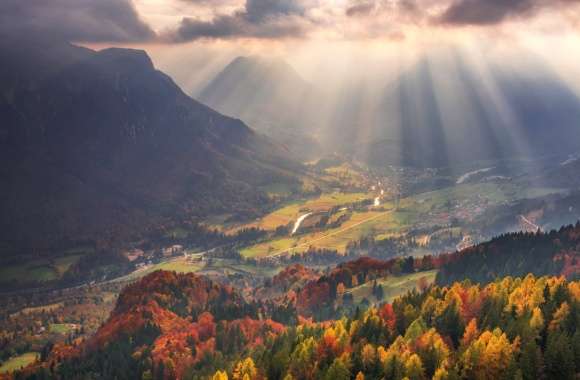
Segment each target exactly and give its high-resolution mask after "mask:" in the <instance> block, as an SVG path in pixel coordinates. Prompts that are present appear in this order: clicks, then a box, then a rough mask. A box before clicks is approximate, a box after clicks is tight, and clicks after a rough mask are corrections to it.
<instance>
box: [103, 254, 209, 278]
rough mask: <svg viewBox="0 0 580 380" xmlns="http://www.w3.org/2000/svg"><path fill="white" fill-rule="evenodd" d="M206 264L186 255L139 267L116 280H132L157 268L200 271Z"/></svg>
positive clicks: (184, 271) (187, 271)
mask: <svg viewBox="0 0 580 380" xmlns="http://www.w3.org/2000/svg"><path fill="white" fill-rule="evenodd" d="M204 266H205V263H204V262H191V261H189V259H186V258H185V257H179V258H176V259H173V260H171V261H166V262H162V263H159V264H152V265H149V266H147V267H144V268H142V269H138V270H136V271H134V272H133V273H130V274H128V275H126V276H123V277H120V278H118V279H116V280H114V281H131V280H136V279H139V278H141V277H144V276H146V275H148V274H149V273H152V272H155V271H156V270H166V271H173V272H178V273H194V272H199V271H200V270H202V269H203V268H204Z"/></svg>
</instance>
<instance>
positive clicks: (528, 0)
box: [0, 0, 580, 44]
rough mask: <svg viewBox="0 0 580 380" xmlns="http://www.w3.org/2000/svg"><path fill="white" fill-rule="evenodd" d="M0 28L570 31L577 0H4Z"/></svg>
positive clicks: (89, 38) (102, 34)
mask: <svg viewBox="0 0 580 380" xmlns="http://www.w3.org/2000/svg"><path fill="white" fill-rule="evenodd" d="M0 21H1V25H2V26H1V28H3V29H10V30H37V31H41V32H50V33H53V34H57V35H60V36H62V37H64V38H68V39H71V40H76V41H83V42H137V41H138V42H157V43H164V44H172V43H183V42H188V41H195V40H215V41H217V40H262V41H275V40H284V39H293V40H313V39H319V40H332V41H352V40H385V41H388V40H392V41H401V40H405V39H407V38H410V37H415V36H420V35H433V34H440V33H447V34H449V33H454V32H457V31H461V32H465V31H466V30H468V31H470V32H473V31H474V30H477V31H478V32H488V33H490V32H492V33H502V34H503V33H509V32H513V31H514V30H516V29H519V31H520V32H521V31H522V30H521V29H522V28H523V29H525V31H526V32H530V33H531V32H536V33H571V32H572V33H573V32H576V33H577V32H578V30H579V28H580V0H133V1H132V0H52V1H45V0H26V1H22V0H3V1H2V2H1V4H0Z"/></svg>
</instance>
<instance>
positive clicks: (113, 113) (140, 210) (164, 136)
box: [0, 38, 301, 255]
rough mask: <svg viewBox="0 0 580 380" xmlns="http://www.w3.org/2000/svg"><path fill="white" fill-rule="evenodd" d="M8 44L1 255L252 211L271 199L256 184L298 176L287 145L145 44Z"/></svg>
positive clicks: (0, 176) (110, 240)
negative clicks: (201, 99)
mask: <svg viewBox="0 0 580 380" xmlns="http://www.w3.org/2000/svg"><path fill="white" fill-rule="evenodd" d="M1 44H2V45H1V46H0V48H1V49H2V52H3V53H5V54H3V55H4V56H5V57H7V58H6V59H3V60H2V62H0V71H1V72H2V75H1V76H0V93H1V97H0V118H1V119H2V120H3V123H2V125H1V126H0V167H1V169H0V181H1V182H2V183H3V184H7V186H2V188H1V189H0V209H1V210H2V213H0V241H2V244H3V247H2V252H3V255H6V254H8V253H32V252H42V251H43V250H44V249H52V248H55V247H57V248H59V247H63V246H64V247H66V246H69V245H72V244H75V243H78V242H84V243H85V244H86V243H87V242H88V243H89V244H93V245H96V246H97V248H98V247H103V246H104V247H110V246H114V245H115V244H117V243H119V242H124V241H125V242H126V241H128V240H129V239H139V238H141V237H142V236H144V235H146V234H147V233H149V232H151V231H155V230H158V229H159V228H160V227H163V226H171V225H173V224H175V223H179V222H180V221H183V220H191V219H194V220H195V219H196V218H199V217H201V216H204V215H208V214H213V213H218V212H224V211H228V212H234V213H236V212H237V213H239V214H240V215H245V216H246V217H248V216H252V215H255V214H256V213H257V212H260V210H261V209H263V208H267V207H269V205H270V203H269V202H270V201H269V199H268V198H267V197H266V195H265V194H264V193H262V192H259V191H256V187H257V186H260V185H266V184H268V185H271V184H272V183H284V184H289V183H294V184H295V183H297V182H298V181H297V179H296V178H295V177H294V174H292V173H295V172H296V171H299V170H301V169H300V166H299V165H297V164H295V163H294V162H293V161H292V160H291V159H289V157H288V155H287V154H286V153H285V150H284V149H283V148H281V147H280V146H278V145H276V144H274V143H272V142H271V141H270V140H268V139H266V138H265V137H263V136H261V135H259V134H257V133H255V132H254V131H252V130H251V129H250V128H248V127H247V126H246V125H245V124H243V123H242V122H241V121H239V120H236V119H231V118H229V117H225V116H223V115H221V114H219V113H217V112H215V111H213V110H211V109H210V108H208V107H206V106H204V105H202V104H200V103H198V102H196V101H194V100H192V99H191V98H189V97H188V96H187V95H185V94H184V93H183V92H182V91H181V90H180V89H179V87H178V86H177V85H175V83H173V81H172V80H171V79H170V78H169V77H168V76H166V75H165V74H163V73H162V72H160V71H158V70H156V69H155V67H154V66H153V63H152V62H151V60H150V59H149V57H148V56H147V54H146V53H145V52H144V51H140V50H131V49H117V48H111V49H105V50H101V51H93V50H90V49H86V48H81V47H77V46H74V45H70V44H67V43H62V42H59V41H53V40H50V39H34V40H28V39H9V38H8V39H4V40H3V41H2V42H1ZM8 53H9V54H8Z"/></svg>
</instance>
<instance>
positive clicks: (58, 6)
mask: <svg viewBox="0 0 580 380" xmlns="http://www.w3.org/2000/svg"><path fill="white" fill-rule="evenodd" d="M2 32H9V33H22V34H24V33H30V32H35V33H41V34H44V35H51V36H55V37H59V38H63V39H66V40H69V41H73V42H77V43H81V44H85V45H87V46H90V47H95V48H101V47H107V46H111V45H116V46H128V47H139V48H143V49H145V50H147V52H148V53H149V54H150V55H151V56H152V57H153V59H154V62H155V64H156V65H157V66H158V67H159V68H161V69H162V70H164V71H166V72H168V73H169V74H170V75H171V76H172V77H173V78H174V79H176V81H177V82H178V83H179V84H180V85H182V87H184V88H185V89H186V90H188V91H190V92H191V91H194V90H195V89H196V88H199V87H200V86H203V85H204V81H206V80H208V78H211V77H212V76H213V75H214V74H215V73H216V72H217V71H219V70H220V69H222V68H223V67H224V65H226V64H227V62H228V61H229V60H231V59H232V58H234V57H235V56H238V55H249V54H257V55H277V56H281V57H282V58H284V59H285V60H286V61H288V62H289V63H290V64H292V65H293V66H294V67H295V68H296V69H297V70H298V71H299V73H300V74H302V75H303V76H304V77H306V79H311V78H313V77H317V78H319V77H324V76H325V75H326V76H328V80H329V81H330V80H333V78H337V77H340V76H344V75H345V73H347V74H348V75H350V76H352V75H354V74H357V73H358V72H361V73H363V74H364V73H370V72H376V71H381V72H383V73H384V72H385V71H388V70H385V67H389V68H395V69H393V70H390V71H391V72H396V67H400V66H401V62H400V61H401V60H405V59H407V56H409V55H413V54H415V53H417V51H419V52H421V51H424V50H428V49H429V48H432V47H433V46H435V47H437V46H441V45H446V44H449V43H454V44H459V45H462V46H464V47H465V46H466V47H467V48H468V50H470V51H475V54H476V56H486V55H488V50H489V49H490V48H495V47H496V46H498V47H500V48H501V50H502V51H503V52H508V53H509V52H510V51H511V50H522V49H523V50H528V51H532V52H534V54H536V53H537V54H538V55H543V56H545V59H546V60H547V61H550V64H553V65H554V66H555V71H557V72H558V73H560V74H561V75H562V76H567V77H568V78H572V80H574V78H578V77H580V72H579V71H580V70H579V69H578V68H577V66H578V65H577V62H578V60H580V52H579V50H580V49H578V48H577V47H578V44H579V43H580V0H51V1H47V0H25V1H24V0H2V1H0V33H2ZM450 41H451V42H450ZM499 45H501V46H499ZM361 60H364V61H365V62H364V65H365V70H360V67H361V65H362V64H363V63H361ZM372 65H375V66H376V69H377V70H372V69H371V66H372ZM386 65H387V66H386ZM575 81H576V83H578V82H580V81H578V80H577V79H576V80H575ZM327 82H328V81H327ZM577 87H578V88H579V90H578V91H579V92H580V83H578V84H577Z"/></svg>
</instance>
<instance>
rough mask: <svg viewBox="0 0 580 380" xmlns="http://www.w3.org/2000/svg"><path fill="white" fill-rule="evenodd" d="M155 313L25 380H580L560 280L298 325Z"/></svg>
mask: <svg viewBox="0 0 580 380" xmlns="http://www.w3.org/2000/svg"><path fill="white" fill-rule="evenodd" d="M169 288H171V286H170V287H169ZM147 305H149V306H147V307H145V306H143V305H142V303H139V304H133V309H132V310H133V314H125V315H123V316H119V318H118V320H119V321H126V320H128V318H129V320H131V321H140V320H141V319H140V318H146V320H145V321H144V322H141V325H142V326H143V327H142V328H141V329H137V330H136V329H134V328H133V329H131V328H127V329H125V330H123V331H124V334H122V333H121V334H120V335H115V339H111V340H109V341H107V343H106V344H103V345H99V346H97V348H93V349H91V346H90V345H86V346H85V347H84V348H83V349H81V350H78V351H77V353H76V354H72V355H70V356H69V357H66V356H65V357H61V358H60V359H59V360H58V362H57V364H55V365H50V364H48V365H44V366H42V367H41V368H37V369H36V371H35V372H34V373H31V372H26V373H21V374H18V375H17V378H28V379H33V378H35V379H39V378H67V379H69V378H71V379H79V378H117V379H135V378H141V379H164V380H167V379H215V380H223V379H235V380H238V379H239V380H242V379H250V380H258V379H260V380H261V379H272V380H273V379H285V380H290V379H329V380H350V379H357V380H361V379H387V380H402V379H411V380H422V379H430V378H433V379H438V380H442V379H507V380H511V379H514V380H515V379H518V380H519V379H525V380H527V379H540V378H546V379H570V380H572V379H575V378H576V376H577V374H579V373H580V332H579V331H578V325H579V321H580V282H578V281H573V282H567V281H566V280H565V279H564V278H558V277H542V278H536V277H534V276H533V275H529V276H526V277H525V278H512V277H506V278H504V279H502V280H498V281H496V282H493V283H490V284H488V285H487V286H484V287H482V286H480V285H472V284H471V283H469V282H464V283H454V284H453V285H452V286H449V287H439V286H432V287H430V288H428V289H426V290H424V291H422V292H417V291H412V292H409V293H407V294H406V295H405V296H402V297H400V298H398V299H396V300H395V301H394V302H393V304H384V305H382V306H380V307H376V308H375V307H372V308H369V309H368V310H366V311H364V312H359V313H357V314H356V315H354V316H353V317H352V318H342V319H340V320H334V321H326V322H321V323H312V322H309V321H307V320H304V319H301V322H300V325H299V326H291V325H286V326H284V325H282V324H279V323H276V322H273V321H271V320H268V319H264V320H257V319H253V318H241V319H235V320H219V319H218V318H216V317H214V316H213V315H211V314H209V313H207V312H203V313H201V314H198V315H197V318H195V319H194V322H191V321H189V322H188V321H187V320H185V319H183V318H181V317H179V316H177V315H176V314H174V313H173V312H171V311H170V310H169V309H165V308H163V307H160V306H159V305H157V306H155V305H154V304H147ZM143 308H146V310H145V309H143ZM170 309H171V308H170ZM141 311H142V312H141ZM135 314H136V315H138V316H139V318H137V319H135V317H134V315H135ZM114 315H115V314H114ZM132 315H133V316H132ZM113 318H115V317H113ZM119 323H120V322H119ZM109 324H110V322H109ZM101 330H105V331H108V332H111V331H113V330H112V329H111V327H110V326H108V324H106V325H105V326H103V327H102V329H101ZM54 351H56V352H57V353H58V352H60V353H62V352H65V351H64V350H63V349H55V350H53V354H52V356H50V355H49V359H48V363H51V362H50V360H56V359H55V355H56V354H55V353H54ZM51 358H52V359H51Z"/></svg>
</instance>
